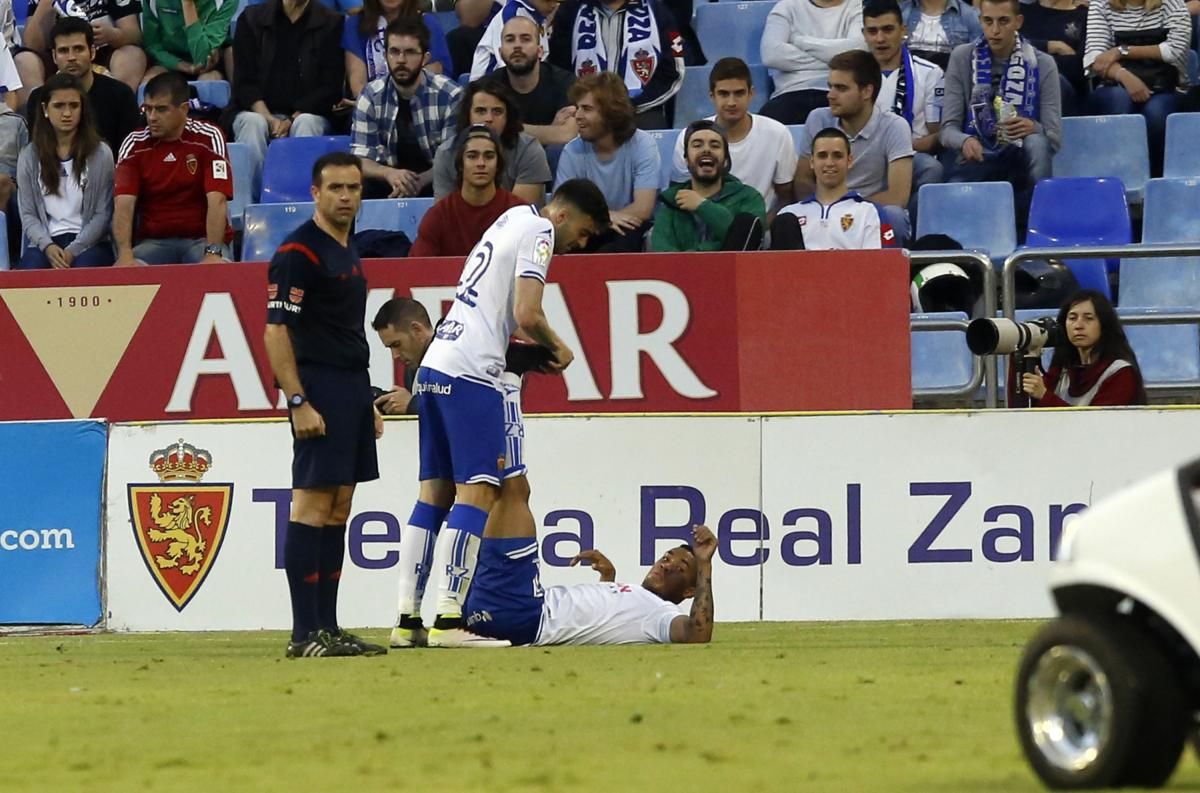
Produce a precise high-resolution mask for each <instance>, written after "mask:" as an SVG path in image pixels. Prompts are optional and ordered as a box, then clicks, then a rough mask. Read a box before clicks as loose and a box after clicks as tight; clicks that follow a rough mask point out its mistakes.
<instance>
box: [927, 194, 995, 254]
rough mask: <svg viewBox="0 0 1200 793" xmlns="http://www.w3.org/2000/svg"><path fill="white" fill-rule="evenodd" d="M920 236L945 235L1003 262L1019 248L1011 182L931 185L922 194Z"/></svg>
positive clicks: (970, 248) (968, 248) (966, 247)
mask: <svg viewBox="0 0 1200 793" xmlns="http://www.w3.org/2000/svg"><path fill="white" fill-rule="evenodd" d="M917 197H918V202H919V204H920V206H921V212H920V214H918V215H917V236H918V237H923V236H925V235H926V234H945V235H947V236H950V237H953V238H954V239H956V240H958V242H959V243H961V244H962V246H963V248H965V249H967V250H980V251H986V252H987V255H988V256H990V257H991V258H992V260H993V261H995V262H997V263H999V262H1003V260H1004V259H1005V258H1006V257H1007V256H1008V255H1009V254H1010V253H1012V252H1013V250H1014V249H1015V248H1016V247H1017V228H1016V220H1015V219H1014V209H1013V191H1012V185H1011V184H1009V183H1008V182H961V183H956V184H927V185H923V186H922V187H921V190H920V192H919V193H918V196H917Z"/></svg>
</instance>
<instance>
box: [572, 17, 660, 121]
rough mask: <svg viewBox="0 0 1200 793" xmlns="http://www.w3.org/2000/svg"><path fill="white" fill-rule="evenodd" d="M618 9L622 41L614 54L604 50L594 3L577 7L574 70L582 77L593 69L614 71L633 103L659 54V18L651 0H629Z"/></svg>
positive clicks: (653, 69) (593, 70) (652, 70)
mask: <svg viewBox="0 0 1200 793" xmlns="http://www.w3.org/2000/svg"><path fill="white" fill-rule="evenodd" d="M597 1H598V0H597ZM618 13H622V14H624V18H623V19H622V22H623V27H622V34H623V35H622V40H623V45H622V47H621V52H619V53H615V55H616V57H613V56H614V53H610V52H605V51H604V41H603V36H601V34H600V11H599V9H598V8H597V7H596V4H595V3H594V2H585V3H584V4H583V5H581V6H580V7H579V13H578V14H576V15H575V27H574V29H573V30H572V31H571V33H572V36H571V40H572V46H571V50H572V54H573V55H574V67H575V74H576V75H577V76H579V77H583V76H585V75H589V74H594V73H596V72H616V73H617V74H618V75H620V76H621V78H622V80H624V82H625V87H626V88H627V89H629V98H630V99H632V100H633V101H634V102H635V103H636V102H637V100H638V97H640V96H641V95H642V90H643V89H644V88H645V87H646V84H647V83H649V82H650V78H651V77H652V76H653V75H654V72H655V70H656V69H657V68H658V60H659V58H661V57H662V52H661V51H660V49H659V34H658V20H657V19H656V18H655V17H654V12H653V10H652V9H651V8H650V0H629V2H627V3H626V4H625V6H624V7H623V8H621V9H620V11H619V12H618Z"/></svg>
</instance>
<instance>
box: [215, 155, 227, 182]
mask: <svg viewBox="0 0 1200 793" xmlns="http://www.w3.org/2000/svg"><path fill="white" fill-rule="evenodd" d="M212 165H213V167H212V173H213V178H214V179H228V178H229V165H228V164H226V162H225V161H224V160H213V164H212Z"/></svg>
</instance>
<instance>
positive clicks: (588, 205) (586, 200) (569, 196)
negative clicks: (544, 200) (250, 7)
mask: <svg viewBox="0 0 1200 793" xmlns="http://www.w3.org/2000/svg"><path fill="white" fill-rule="evenodd" d="M551 201H565V202H567V203H568V204H570V205H571V206H573V207H575V208H576V209H578V210H579V211H580V212H582V213H583V214H585V215H587V216H588V217H590V218H591V219H592V221H593V222H594V223H595V224H596V231H602V230H603V229H606V228H608V224H609V222H610V221H609V217H608V202H607V201H605V200H604V193H601V192H600V188H599V187H596V184H595V182H593V181H591V180H590V179H568V180H567V181H565V182H563V183H562V184H560V185H559V186H558V189H557V190H555V191H554V196H553V198H551Z"/></svg>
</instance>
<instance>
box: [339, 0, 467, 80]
mask: <svg viewBox="0 0 1200 793" xmlns="http://www.w3.org/2000/svg"><path fill="white" fill-rule="evenodd" d="M402 16H419V17H420V18H421V21H422V22H424V23H425V27H427V28H429V65H428V66H426V67H425V68H426V69H429V70H430V71H432V72H436V73H437V74H444V75H446V76H447V77H450V78H451V79H454V78H456V77H457V75H454V74H451V71H452V64H451V62H450V50H449V48H448V47H447V46H446V34H445V32H444V31H443V30H442V23H441V22H439V21H438V18H437V14H433V13H429V12H426V13H421V10H420V3H419V2H418V1H417V0H363V3H362V10H361V11H360V12H359V13H357V14H355V13H353V12H352V13H351V14H350V15H349V16H347V17H346V22H345V26H344V27H343V28H342V49H343V50H344V51H345V53H346V80H347V82H349V83H350V94H351V95H352V96H353V97H354V98H356V99H357V98H358V95H359V94H361V93H362V89H363V86H364V85H366V84H367V83H369V82H371V81H372V80H377V79H379V78H380V77H385V76H387V74H388V67H387V58H386V52H387V44H386V39H385V36H384V30H386V29H387V26H388V23H389V22H393V21H395V20H397V19H399V18H400V17H402Z"/></svg>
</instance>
